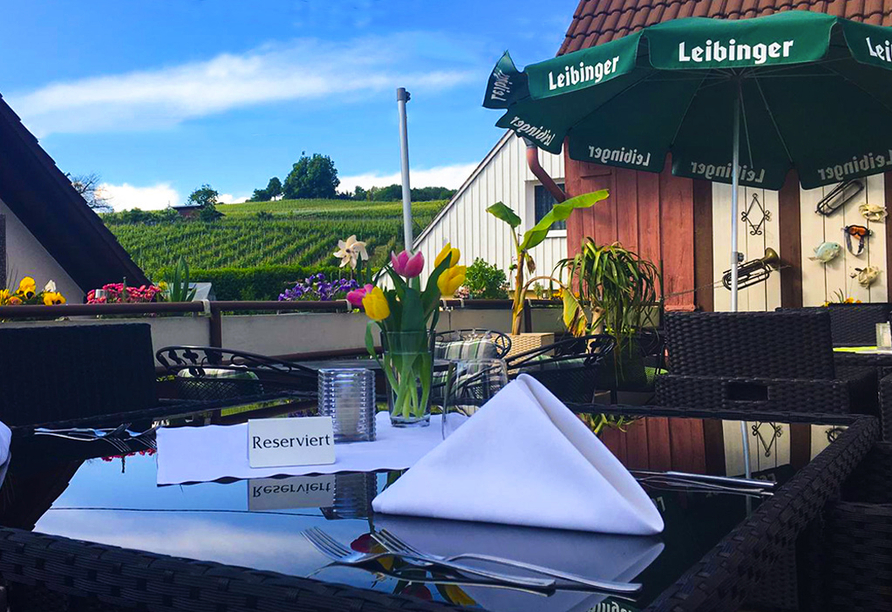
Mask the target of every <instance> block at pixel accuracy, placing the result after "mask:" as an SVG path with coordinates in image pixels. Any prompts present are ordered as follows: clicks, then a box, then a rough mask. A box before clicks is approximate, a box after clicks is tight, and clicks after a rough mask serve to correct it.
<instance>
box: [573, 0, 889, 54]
mask: <svg viewBox="0 0 892 612" xmlns="http://www.w3.org/2000/svg"><path fill="white" fill-rule="evenodd" d="M788 10H808V11H816V12H820V13H828V14H830V15H835V16H837V17H846V18H848V19H854V20H856V21H863V22H865V23H870V24H874V25H883V26H892V0H580V2H579V6H577V7H576V12H575V13H574V14H573V21H572V23H571V24H570V27H569V29H568V30H567V36H566V38H565V39H564V43H563V45H561V49H560V51H559V52H558V55H562V54H564V53H570V52H572V51H578V50H579V49H585V48H588V47H592V46H594V45H598V44H601V43H605V42H608V41H611V40H614V39H617V38H621V37H623V36H625V35H626V34H630V33H632V32H637V31H638V30H640V29H641V28H643V27H646V26H650V25H654V24H656V23H661V22H663V21H669V20H670V19H678V18H681V17H718V18H722V19H748V18H750V17H760V16H762V15H770V14H772V13H777V12H780V11H788Z"/></svg>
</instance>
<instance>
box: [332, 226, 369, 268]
mask: <svg viewBox="0 0 892 612" xmlns="http://www.w3.org/2000/svg"><path fill="white" fill-rule="evenodd" d="M334 256H335V257H337V258H338V259H340V260H341V266H340V267H342V268H344V267H346V266H347V265H348V264H349V266H350V267H351V268H354V269H355V268H356V262H357V259H358V258H359V257H360V256H362V260H363V261H368V260H369V254H368V253H367V252H366V250H365V242H360V241H359V240H357V239H356V234H354V235H352V236H350V237H349V238H347V240H338V250H337V251H335V252H334Z"/></svg>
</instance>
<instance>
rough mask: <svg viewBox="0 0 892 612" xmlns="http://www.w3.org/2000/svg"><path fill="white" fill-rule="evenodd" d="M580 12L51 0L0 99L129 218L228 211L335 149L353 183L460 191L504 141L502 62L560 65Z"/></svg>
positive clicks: (3, 71) (29, 11) (261, 0)
mask: <svg viewBox="0 0 892 612" xmlns="http://www.w3.org/2000/svg"><path fill="white" fill-rule="evenodd" d="M576 4H577V0H510V1H508V0H440V1H437V0H256V1H245V0H126V1H121V0H81V1H80V2H71V1H70V0H35V1H33V2H16V3H9V4H8V5H7V6H6V7H5V9H4V19H3V21H2V23H0V52H2V55H3V57H5V58H7V61H5V62H3V63H0V93H2V94H3V96H4V97H5V98H6V99H7V101H8V102H9V103H10V105H11V106H12V107H13V109H14V110H15V111H16V112H17V113H18V114H19V116H21V117H22V119H23V121H24V122H25V124H26V125H27V126H28V127H29V128H30V129H31V130H32V132H34V134H35V135H36V136H37V137H38V138H39V139H40V141H41V144H42V145H43V146H44V148H45V149H46V150H47V151H48V152H49V153H50V155H52V156H53V158H54V159H55V160H56V162H57V164H58V165H59V167H60V168H62V170H63V171H65V172H71V173H72V174H83V173H90V172H96V173H98V174H100V175H101V177H102V179H103V181H104V182H105V183H106V184H107V185H106V189H107V191H108V194H109V195H110V196H112V204H113V205H114V206H115V207H116V208H130V207H132V206H140V207H142V208H151V207H163V206H164V205H166V203H167V202H168V201H170V202H171V203H172V204H176V203H178V202H179V201H181V200H183V199H185V197H186V196H187V195H188V194H189V192H190V191H191V190H192V189H193V188H195V187H197V186H198V185H200V184H201V183H210V184H211V185H213V186H214V188H216V189H217V190H218V191H219V192H220V193H221V194H226V198H227V199H238V198H242V197H245V196H248V195H250V193H251V191H252V190H253V189H254V188H255V187H263V186H265V185H266V182H267V180H268V179H269V178H270V177H271V176H273V175H276V176H279V177H280V178H281V179H284V178H285V175H286V174H287V173H288V171H289V169H290V168H291V164H292V163H293V162H294V161H296V160H297V159H298V157H300V155H301V152H303V151H306V152H307V153H317V152H318V153H323V154H326V155H330V156H331V157H332V158H333V159H334V161H335V164H336V165H337V168H338V170H339V173H340V175H341V177H342V179H343V181H344V186H345V187H347V186H350V185H353V184H363V185H364V186H370V185H372V184H389V183H393V182H398V181H397V180H396V175H397V174H398V172H399V149H398V144H399V143H398V134H397V116H396V102H395V100H396V97H395V91H394V90H395V88H396V87H397V86H405V87H407V88H408V89H409V91H410V92H411V93H412V101H411V102H410V103H409V107H408V108H409V144H410V160H411V165H412V172H413V180H412V184H413V186H423V185H427V184H436V185H441V184H443V185H446V186H451V187H457V186H458V184H460V183H461V181H462V180H463V179H464V178H465V177H466V175H467V174H468V173H469V172H470V170H471V169H472V168H473V166H474V165H475V164H476V163H477V162H478V161H479V160H480V159H481V158H482V157H483V156H484V155H485V154H486V152H487V151H488V150H489V149H490V148H491V146H492V145H493V144H494V143H495V141H496V139H497V138H498V137H499V136H500V133H499V131H498V130H497V129H496V128H495V127H494V125H493V124H494V123H495V121H496V119H497V118H498V113H496V112H493V111H486V110H484V109H483V108H482V107H481V106H480V102H481V97H482V95H483V89H484V86H485V83H486V77H487V76H488V73H489V71H490V69H491V68H492V65H493V64H494V63H495V61H496V60H497V59H498V57H499V55H500V54H501V52H502V51H503V50H505V49H510V50H511V53H512V56H513V57H514V58H515V60H516V61H517V62H518V64H519V65H521V66H522V65H525V64H527V63H532V62H534V61H539V60H542V59H545V58H548V57H551V56H553V55H554V53H555V52H556V51H557V49H558V47H559V45H560V43H561V40H562V39H563V34H564V32H565V30H566V28H567V25H568V24H569V22H570V19H571V17H572V14H573V10H574V9H575V7H576Z"/></svg>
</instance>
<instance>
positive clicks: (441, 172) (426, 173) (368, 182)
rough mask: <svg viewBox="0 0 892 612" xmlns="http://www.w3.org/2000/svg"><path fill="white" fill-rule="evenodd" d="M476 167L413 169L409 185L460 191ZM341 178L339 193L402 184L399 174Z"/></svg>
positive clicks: (458, 165)
mask: <svg viewBox="0 0 892 612" xmlns="http://www.w3.org/2000/svg"><path fill="white" fill-rule="evenodd" d="M476 167H477V164H476V163H473V164H452V165H449V166H437V167H435V168H429V169H427V170H416V169H412V170H411V171H410V173H409V184H410V185H412V187H448V188H450V189H458V188H459V187H461V185H462V183H464V182H465V180H467V178H468V177H469V176H470V175H471V172H473V171H474V168H476ZM339 178H340V179H341V184H340V185H339V186H338V191H353V190H354V189H356V186H357V185H358V186H360V187H362V188H363V189H368V188H369V187H386V186H387V185H393V184H394V183H396V184H400V183H401V182H402V175H401V174H400V173H399V172H394V173H393V174H381V173H378V172H368V173H365V174H356V175H353V176H342V177H339Z"/></svg>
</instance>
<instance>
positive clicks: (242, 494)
mask: <svg viewBox="0 0 892 612" xmlns="http://www.w3.org/2000/svg"><path fill="white" fill-rule="evenodd" d="M745 425H746V432H747V444H748V446H749V451H750V452H749V456H750V463H751V468H752V474H753V478H758V479H763V480H771V481H775V482H777V483H779V485H782V484H783V483H784V482H786V481H787V480H789V479H790V478H791V477H792V476H793V475H794V474H795V473H796V471H797V470H798V469H801V467H802V466H803V465H805V464H807V463H808V462H809V461H810V460H811V459H812V458H814V457H815V456H816V455H817V454H818V453H819V452H820V451H821V450H822V449H823V448H825V447H826V446H827V445H829V444H830V443H832V440H833V439H834V436H835V435H837V434H838V433H839V431H841V428H840V427H835V426H823V425H803V424H792V425H791V424H786V423H757V422H748V423H746V424H745ZM624 428H625V431H620V430H617V429H613V430H607V431H605V432H604V433H603V434H602V440H604V442H605V443H606V444H607V445H608V447H610V448H611V450H613V452H614V453H615V454H616V455H617V457H618V458H619V459H620V460H621V461H622V462H623V463H624V464H625V465H626V466H627V467H629V468H630V469H632V470H633V471H634V470H657V471H664V470H680V471H687V472H694V473H711V474H716V475H730V476H737V475H742V474H743V472H744V465H743V456H744V454H743V442H742V439H741V426H740V422H739V421H721V420H714V419H705V420H704V419H691V418H675V417H673V418H663V417H645V418H641V419H638V420H635V421H633V422H632V423H631V424H629V425H626V426H625V427H624ZM90 444H94V443H90ZM90 448H92V449H95V448H97V447H95V446H92V447H90ZM100 448H101V447H100ZM642 449H643V450H642ZM107 451H108V456H106V457H89V456H87V455H90V454H93V455H95V454H97V453H96V452H95V451H91V452H89V453H85V452H84V443H83V442H72V441H67V440H59V439H57V438H35V437H33V436H32V437H25V438H21V439H18V440H17V441H16V442H15V445H14V447H13V457H14V460H13V463H12V465H11V468H10V472H9V475H8V477H7V480H6V482H5V483H4V485H3V490H2V491H0V500H2V502H0V522H2V524H4V525H6V526H12V527H21V528H25V529H31V528H33V529H34V530H35V531H38V532H42V533H47V534H53V535H59V536H65V537H70V538H75V539H80V540H88V541H93V542H99V543H104V544H110V545H115V546H123V547H127V548H134V549H138V550H145V551H150V552H155V553H161V554H168V555H174V556H179V557H188V558H193V559H200V560H207V561H216V562H220V563H225V564H231V565H237V566H244V567H250V568H255V569H261V570H271V571H276V572H282V573H285V574H290V575H297V576H305V577H313V578H316V579H320V580H325V581H332V582H339V583H346V584H350V585H353V586H356V587H360V588H368V589H375V590H379V591H384V592H389V593H394V592H402V593H404V594H407V595H414V596H418V597H423V598H431V599H434V600H441V601H449V602H452V603H457V604H463V605H468V606H477V607H479V608H482V609H485V610H492V611H502V610H505V611H508V610H512V611H513V610H531V611H536V610H552V611H553V610H557V611H565V610H566V611H569V610H590V609H593V608H594V609H597V606H599V605H601V606H602V609H616V610H638V609H641V608H644V607H646V605H648V604H649V603H650V602H652V601H653V600H654V599H655V598H656V597H657V596H658V595H659V594H660V593H661V592H662V591H663V590H664V589H666V588H667V587H668V586H669V585H671V584H672V583H673V582H675V581H676V580H677V579H678V578H679V577H680V576H681V575H682V574H683V573H684V572H685V571H686V570H687V568H689V567H691V566H692V565H693V564H694V563H696V562H697V561H698V560H699V559H700V558H702V557H703V555H704V554H706V553H707V552H708V551H709V550H710V549H711V548H713V547H714V546H715V545H716V544H717V543H718V542H719V540H721V538H722V537H724V536H725V535H726V534H728V533H729V532H730V531H731V530H732V529H733V528H734V527H735V526H736V525H738V524H739V523H740V522H741V521H742V520H743V519H744V518H745V517H746V516H747V514H748V513H751V512H753V511H754V510H755V509H756V508H758V506H759V504H760V503H762V501H761V499H760V498H758V497H752V496H745V495H741V494H739V493H733V492H703V491H690V490H686V489H678V488H675V487H670V488H664V487H662V486H651V485H649V484H644V487H645V490H646V491H647V492H648V494H649V495H650V496H651V498H652V500H653V502H654V504H656V506H657V508H658V509H659V511H660V512H661V514H662V516H663V519H664V521H665V524H666V529H665V531H664V532H663V533H662V534H660V535H659V536H654V537H640V536H615V535H605V534H593V533H581V532H573V531H563V530H549V529H532V528H523V527H511V526H505V525H492V524H484V523H463V522H454V521H440V520H427V519H417V518H407V517H396V516H384V515H377V516H376V515H374V513H373V512H372V511H371V500H372V499H373V498H374V496H375V495H376V494H377V493H378V492H379V491H381V490H382V489H383V488H384V487H386V486H387V485H388V484H389V483H390V482H392V481H393V480H394V479H395V478H397V477H398V476H399V474H398V473H388V472H379V473H341V474H335V475H329V476H305V477H288V478H279V479H257V480H241V481H230V482H209V483H201V484H192V485H176V486H157V485H156V484H155V479H156V465H155V457H154V456H153V455H152V454H151V452H150V451H149V452H143V453H136V454H130V455H127V456H123V457H121V456H114V455H116V454H117V453H116V452H115V450H114V449H113V448H112V447H111V446H108V447H107ZM85 456H87V457H86V458H85ZM8 492H13V493H14V494H13V495H10V494H7V493H8ZM310 527H319V528H321V529H323V530H325V531H326V532H327V533H328V534H330V535H331V536H332V537H334V538H335V539H337V540H338V541H340V542H342V543H344V544H345V545H348V546H351V547H352V548H353V549H355V550H359V551H368V550H372V549H373V548H374V547H375V546H376V544H375V543H374V541H373V540H372V539H371V536H370V534H371V533H373V532H374V531H376V530H380V529H382V528H386V529H387V530H388V531H391V532H392V533H394V534H396V535H398V536H399V537H401V538H403V539H404V540H406V541H408V542H409V543H410V544H412V545H414V546H415V547H417V548H419V549H421V550H424V551H425V552H433V553H437V554H443V555H449V554H457V553H462V552H479V553H487V554H492V555H498V556H503V557H509V558H514V559H518V560H522V561H527V562H531V563H537V564H540V565H546V566H550V567H555V568H559V569H563V570H565V571H571V572H575V573H579V574H583V575H586V576H589V577H592V578H599V579H605V580H617V581H634V582H641V583H642V584H643V585H644V589H643V591H642V592H641V593H640V594H639V595H637V596H635V598H634V599H632V600H623V599H618V598H609V597H607V598H605V596H604V595H603V594H598V593H591V592H584V591H575V590H574V591H558V592H556V593H554V594H553V595H550V596H548V597H546V596H543V595H536V594H530V593H525V592H520V591H512V590H505V589H496V588H488V587H480V586H474V587H459V586H454V585H443V584H436V583H435V582H434V583H431V582H429V581H431V580H433V581H436V579H437V576H436V575H435V574H431V573H428V572H426V571H420V570H419V571H417V572H416V573H415V574H411V576H412V577H413V578H415V579H414V580H398V579H397V578H394V577H392V576H390V575H388V574H390V573H391V572H393V571H402V569H403V568H402V567H401V565H400V563H401V562H400V561H399V560H393V559H392V558H388V559H385V560H382V561H381V562H380V564H379V565H377V566H372V567H368V568H367V569H357V568H344V567H335V566H329V559H327V558H326V557H325V556H323V555H322V554H321V553H319V552H318V551H317V550H316V549H314V548H313V547H312V546H311V545H310V543H309V542H308V541H307V540H306V539H305V538H304V537H303V536H302V535H301V532H302V530H304V529H307V528H310ZM419 572H420V573H419ZM614 604H616V606H617V607H615V608H614V607H613V605H614ZM604 605H607V606H608V607H606V608H604V607H603V606H604Z"/></svg>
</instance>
